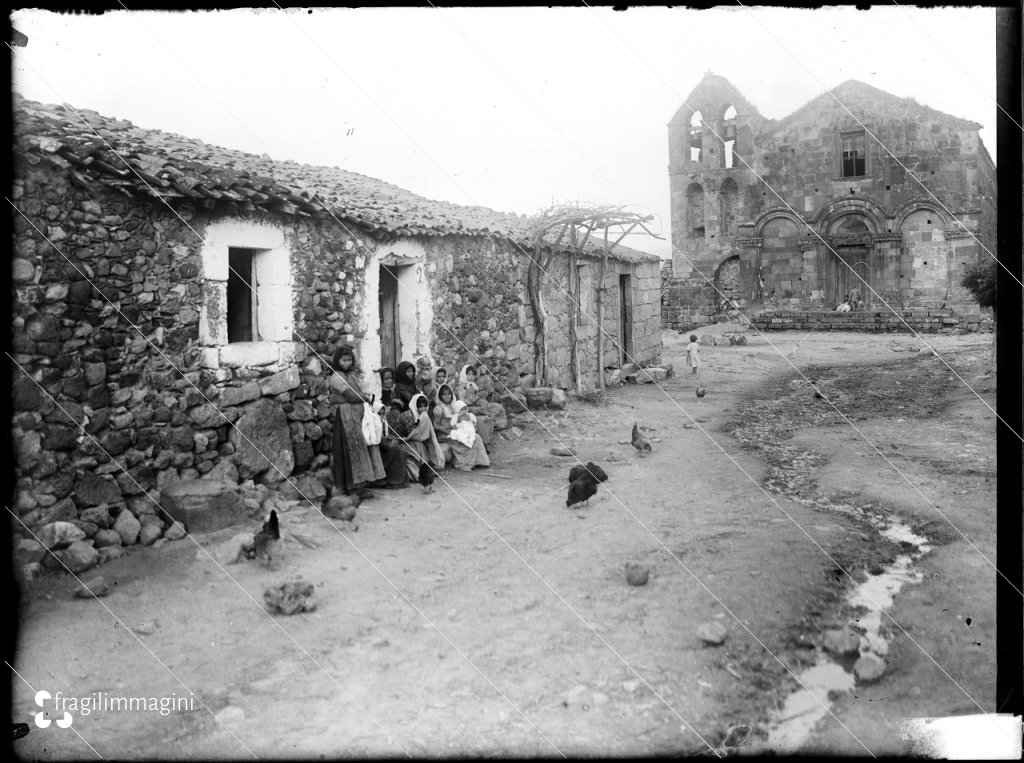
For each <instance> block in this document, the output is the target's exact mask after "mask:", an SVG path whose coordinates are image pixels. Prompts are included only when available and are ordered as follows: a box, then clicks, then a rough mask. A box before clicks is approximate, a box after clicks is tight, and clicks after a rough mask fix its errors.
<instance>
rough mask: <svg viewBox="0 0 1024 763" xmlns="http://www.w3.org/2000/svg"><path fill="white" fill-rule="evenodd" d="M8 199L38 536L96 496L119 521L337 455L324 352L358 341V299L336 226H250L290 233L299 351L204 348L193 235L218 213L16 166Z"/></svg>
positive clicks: (16, 413) (23, 460) (23, 427)
mask: <svg viewBox="0 0 1024 763" xmlns="http://www.w3.org/2000/svg"><path fill="white" fill-rule="evenodd" d="M13 198H14V200H15V203H16V205H17V208H18V210H20V212H22V213H23V215H24V216H22V215H20V214H16V215H15V216H14V232H15V242H14V261H13V267H12V273H13V276H14V284H13V304H12V329H13V330H12V334H13V353H12V354H13V357H14V360H15V365H14V368H13V371H12V387H13V422H12V438H13V442H14V447H15V455H16V460H17V466H16V477H17V504H16V505H17V510H18V512H19V515H20V516H21V517H22V519H23V520H24V521H25V522H26V523H27V524H28V525H29V526H30V527H33V528H39V527H41V526H42V525H43V524H45V523H48V522H50V521H54V520H56V519H68V520H75V521H76V522H78V521H81V520H80V519H79V517H80V514H81V512H85V511H87V510H89V509H90V508H94V507H95V506H97V505H100V504H105V505H106V506H107V507H108V510H109V511H110V512H111V514H112V515H114V516H116V515H117V514H119V513H120V512H121V511H122V510H123V509H125V508H127V509H129V510H130V511H131V512H132V513H133V514H134V515H137V516H142V515H147V514H150V515H152V514H156V513H157V511H158V510H157V503H156V502H155V501H154V500H153V499H154V498H156V497H157V494H156V493H155V492H154V491H159V490H160V489H162V488H164V487H166V486H167V485H169V484H171V483H173V482H176V481H178V480H181V479H188V478H196V477H199V476H201V475H206V474H209V475H211V476H228V477H231V478H233V479H238V478H243V479H244V478H246V477H255V478H256V479H257V480H262V481H266V482H273V481H277V480H280V479H283V478H284V476H287V475H289V474H291V473H292V471H293V470H295V469H303V468H309V467H311V466H317V465H320V464H323V463H325V462H326V460H327V456H326V451H327V450H328V447H329V442H330V439H329V434H330V422H329V420H328V414H329V406H328V404H327V397H326V374H327V369H326V365H325V364H324V363H323V362H321V360H320V358H318V357H317V354H318V353H319V354H320V355H321V356H322V357H323V358H326V359H329V357H330V354H331V353H332V352H333V350H334V347H335V345H336V344H337V343H338V342H340V341H343V340H344V341H352V340H353V339H354V338H355V334H354V332H355V330H356V323H357V322H356V319H355V316H356V315H358V314H359V313H358V311H359V309H360V307H361V305H360V301H361V300H362V298H363V289H362V288H361V285H362V275H363V274H362V270H361V268H362V263H361V262H360V261H359V259H357V257H356V256H355V254H354V252H353V250H354V249H355V248H356V247H355V246H354V244H353V242H352V241H350V240H349V239H350V238H351V236H350V235H349V234H348V233H346V232H344V231H341V230H339V228H338V226H337V224H336V223H334V222H333V221H330V220H328V221H327V222H326V223H321V222H317V221H312V220H303V221H301V222H298V221H296V219H294V218H291V217H284V216H274V215H269V214H268V215H262V216H260V218H259V219H258V220H253V222H254V223H260V224H270V225H275V226H279V227H280V228H281V229H282V230H284V231H285V237H286V239H287V242H288V243H287V246H288V248H289V249H290V251H291V259H292V264H293V265H294V277H295V278H296V280H297V284H298V285H299V286H300V288H296V289H295V290H294V310H295V315H294V318H295V322H294V325H295V334H296V339H299V338H300V337H301V339H302V340H304V341H296V342H294V343H292V342H286V343H284V344H285V345H286V346H287V351H281V350H280V348H279V347H278V346H277V345H276V344H275V345H274V346H273V347H272V348H271V349H272V350H273V351H272V352H266V351H265V350H266V349H267V348H266V347H262V345H266V344H270V343H261V342H254V343H248V344H251V346H249V347H243V346H242V344H247V343H242V344H239V343H234V344H225V345H223V346H220V347H217V348H214V349H216V350H217V352H215V353H213V354H212V355H211V353H210V349H211V348H210V347H209V346H206V347H204V346H202V345H201V344H200V341H199V334H200V332H199V323H200V313H201V310H202V306H203V304H204V292H205V291H206V288H207V286H206V284H205V283H204V273H203V267H202V265H203V263H202V261H201V257H200V254H199V251H200V246H201V242H200V239H199V237H200V236H202V234H203V231H204V229H205V227H206V226H207V225H208V224H209V223H210V222H211V221H214V220H217V219H219V217H218V216H214V215H212V214H211V213H210V212H208V211H205V210H200V211H197V210H195V209H193V208H192V207H189V206H183V207H181V208H179V209H178V210H177V213H178V214H179V215H180V216H181V219H179V217H178V216H176V215H175V214H174V213H172V212H171V211H170V210H169V209H168V208H167V207H166V206H165V205H163V204H160V203H158V202H155V201H145V200H139V199H134V198H128V197H125V196H121V195H118V194H115V193H114V192H112V191H85V190H83V189H81V188H78V187H77V186H74V185H71V184H70V183H69V182H68V181H67V179H66V176H65V175H64V174H62V173H55V172H53V171H52V170H51V169H49V168H47V167H46V166H45V165H43V166H38V165H35V164H23V165H22V166H21V167H19V169H18V176H17V180H16V182H15V184H14V187H13ZM37 229H38V230H37ZM44 236H45V238H44ZM47 239H49V241H47ZM51 242H52V245H51ZM307 342H308V344H307ZM79 425H81V426H82V427H84V430H85V432H84V433H83V431H82V428H80V426H79ZM243 435H244V436H243ZM245 436H248V437H249V439H251V440H253V442H256V443H259V450H260V451H262V452H263V454H265V455H266V456H267V457H269V458H270V459H271V460H272V461H273V462H274V464H275V465H276V466H277V467H278V468H279V469H280V471H278V470H276V469H273V468H270V462H268V461H267V458H265V457H264V455H261V453H259V452H257V451H256V448H255V447H253V446H252V445H250V444H248V443H247V442H246V441H245ZM85 529H86V531H87V535H88V533H89V532H95V531H96V529H97V527H96V525H95V523H92V524H88V523H87V524H86V525H85ZM90 537H91V536H90Z"/></svg>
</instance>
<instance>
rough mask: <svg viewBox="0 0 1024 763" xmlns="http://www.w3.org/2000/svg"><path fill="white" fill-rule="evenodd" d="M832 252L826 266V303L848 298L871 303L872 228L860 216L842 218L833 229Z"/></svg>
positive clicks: (866, 304)
mask: <svg viewBox="0 0 1024 763" xmlns="http://www.w3.org/2000/svg"><path fill="white" fill-rule="evenodd" d="M832 238H833V242H834V243H833V246H832V252H829V253H828V257H827V259H826V263H825V284H824V285H825V302H826V304H832V305H838V304H839V303H841V302H842V301H843V300H844V299H846V298H847V297H849V298H850V299H851V300H853V301H854V302H856V301H857V300H858V299H861V300H863V301H864V305H865V306H868V305H870V304H871V301H872V300H871V297H872V283H871V259H870V256H871V229H870V228H869V227H868V225H867V223H866V222H865V221H864V220H863V219H861V218H860V216H859V215H850V216H847V217H844V218H842V219H841V220H840V221H839V222H838V224H837V225H835V227H834V228H833V230H832Z"/></svg>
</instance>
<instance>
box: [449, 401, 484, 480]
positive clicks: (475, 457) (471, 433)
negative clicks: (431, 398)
mask: <svg viewBox="0 0 1024 763" xmlns="http://www.w3.org/2000/svg"><path fill="white" fill-rule="evenodd" d="M452 410H453V411H454V414H453V415H452V418H451V430H450V432H449V433H448V445H449V447H450V448H451V450H452V456H453V458H454V460H455V468H456V469H458V470H459V471H463V472H468V471H472V470H473V468H474V467H477V466H490V465H491V459H490V458H489V457H488V456H487V449H486V448H484V441H483V439H482V438H481V437H480V435H479V433H478V432H477V431H476V416H475V415H473V414H472V413H470V412H469V408H468V407H467V406H466V404H465V403H464V402H463V401H462V400H456V401H455V403H454V404H453V405H452Z"/></svg>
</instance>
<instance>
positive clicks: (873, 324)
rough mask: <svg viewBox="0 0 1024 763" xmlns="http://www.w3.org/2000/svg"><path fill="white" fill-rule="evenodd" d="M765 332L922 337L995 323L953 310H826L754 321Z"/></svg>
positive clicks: (987, 327)
mask: <svg viewBox="0 0 1024 763" xmlns="http://www.w3.org/2000/svg"><path fill="white" fill-rule="evenodd" d="M752 322H753V324H754V327H755V328H757V329H759V330H761V331H785V330H787V329H792V330H802V331H868V332H873V331H877V332H890V331H905V332H910V331H911V329H913V330H914V331H916V332H918V333H922V334H936V333H939V334H967V333H970V332H973V331H991V330H992V327H993V324H992V320H991V319H990V318H988V317H986V316H984V315H982V314H981V313H969V314H966V315H957V314H956V313H954V312H953V311H952V310H902V311H899V312H898V313H896V314H894V313H892V312H890V311H888V310H885V311H871V310H860V311H855V312H849V313H837V312H835V311H834V310H833V311H823V310H773V311H767V312H763V313H761V314H759V315H757V316H754V318H753V319H752Z"/></svg>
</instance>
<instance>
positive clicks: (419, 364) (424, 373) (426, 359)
mask: <svg viewBox="0 0 1024 763" xmlns="http://www.w3.org/2000/svg"><path fill="white" fill-rule="evenodd" d="M416 391H417V392H419V393H420V394H421V395H423V397H425V398H427V410H428V411H429V412H430V413H431V414H433V412H434V405H435V404H436V403H437V382H436V381H435V378H434V361H433V360H431V359H430V356H429V355H424V356H423V357H421V358H420V359H418V360H417V361H416Z"/></svg>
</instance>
